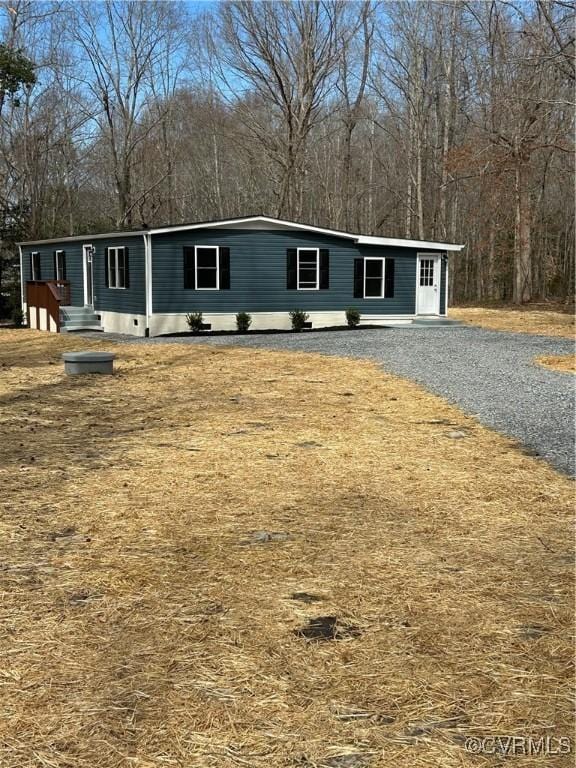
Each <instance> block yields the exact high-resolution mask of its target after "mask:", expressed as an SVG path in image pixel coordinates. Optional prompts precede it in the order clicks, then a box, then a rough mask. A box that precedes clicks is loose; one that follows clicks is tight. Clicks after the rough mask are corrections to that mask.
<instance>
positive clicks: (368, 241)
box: [356, 235, 465, 251]
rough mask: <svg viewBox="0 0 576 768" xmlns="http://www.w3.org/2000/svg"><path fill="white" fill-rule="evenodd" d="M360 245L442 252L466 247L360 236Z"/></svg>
mask: <svg viewBox="0 0 576 768" xmlns="http://www.w3.org/2000/svg"><path fill="white" fill-rule="evenodd" d="M356 242H357V243H358V245H391V246H394V247H395V248H436V249H438V250H440V251H461V250H462V249H463V248H465V246H464V245H456V244H454V243H429V242H427V241H425V240H401V239H397V238H394V237H371V236H370V235H358V236H357V239H356Z"/></svg>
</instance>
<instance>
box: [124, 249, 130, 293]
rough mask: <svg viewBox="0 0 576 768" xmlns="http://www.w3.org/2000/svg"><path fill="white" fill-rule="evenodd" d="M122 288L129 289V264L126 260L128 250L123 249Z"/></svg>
mask: <svg viewBox="0 0 576 768" xmlns="http://www.w3.org/2000/svg"><path fill="white" fill-rule="evenodd" d="M124 288H130V262H129V260H128V248H126V247H125V248H124Z"/></svg>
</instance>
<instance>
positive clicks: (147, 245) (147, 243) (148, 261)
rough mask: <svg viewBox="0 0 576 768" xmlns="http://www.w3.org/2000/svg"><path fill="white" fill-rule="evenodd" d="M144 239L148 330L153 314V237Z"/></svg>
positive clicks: (148, 236) (146, 236) (147, 236)
mask: <svg viewBox="0 0 576 768" xmlns="http://www.w3.org/2000/svg"><path fill="white" fill-rule="evenodd" d="M143 237H144V284H145V292H146V293H145V296H146V328H148V321H149V318H150V315H151V314H152V236H151V235H143Z"/></svg>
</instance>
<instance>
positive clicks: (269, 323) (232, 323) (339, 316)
mask: <svg viewBox="0 0 576 768" xmlns="http://www.w3.org/2000/svg"><path fill="white" fill-rule="evenodd" d="M250 314H251V316H252V325H251V326H250V330H251V331H266V330H285V331H289V330H290V329H291V328H292V325H291V322H290V317H289V316H288V312H251V313H250ZM308 315H309V318H308V321H309V322H311V323H312V328H326V327H329V326H332V325H346V313H345V312H344V310H338V311H332V312H308ZM202 318H203V320H204V322H205V323H207V324H209V325H210V326H211V330H212V331H235V330H236V313H234V312H226V313H224V312H204V313H203V315H202ZM413 319H414V315H394V316H391V315H388V316H386V315H363V316H362V320H361V323H360V324H361V325H393V324H395V323H406V322H410V321H411V320H413ZM148 324H149V328H150V336H160V335H161V334H166V333H183V332H184V331H189V330H190V329H189V327H188V324H187V322H186V314H185V313H183V314H153V315H151V316H150V318H149V323H148ZM104 330H108V329H107V328H105V329H104ZM124 332H125V333H134V331H133V330H129V331H124Z"/></svg>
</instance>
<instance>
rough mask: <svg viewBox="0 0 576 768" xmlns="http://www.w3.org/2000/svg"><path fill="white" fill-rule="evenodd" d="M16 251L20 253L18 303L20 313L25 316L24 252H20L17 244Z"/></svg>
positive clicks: (20, 249) (20, 247)
mask: <svg viewBox="0 0 576 768" xmlns="http://www.w3.org/2000/svg"><path fill="white" fill-rule="evenodd" d="M18 251H19V253H20V304H21V305H22V314H23V315H24V317H26V302H25V301H24V298H25V296H26V292H25V290H24V254H23V253H22V246H21V245H19V246H18Z"/></svg>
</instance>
